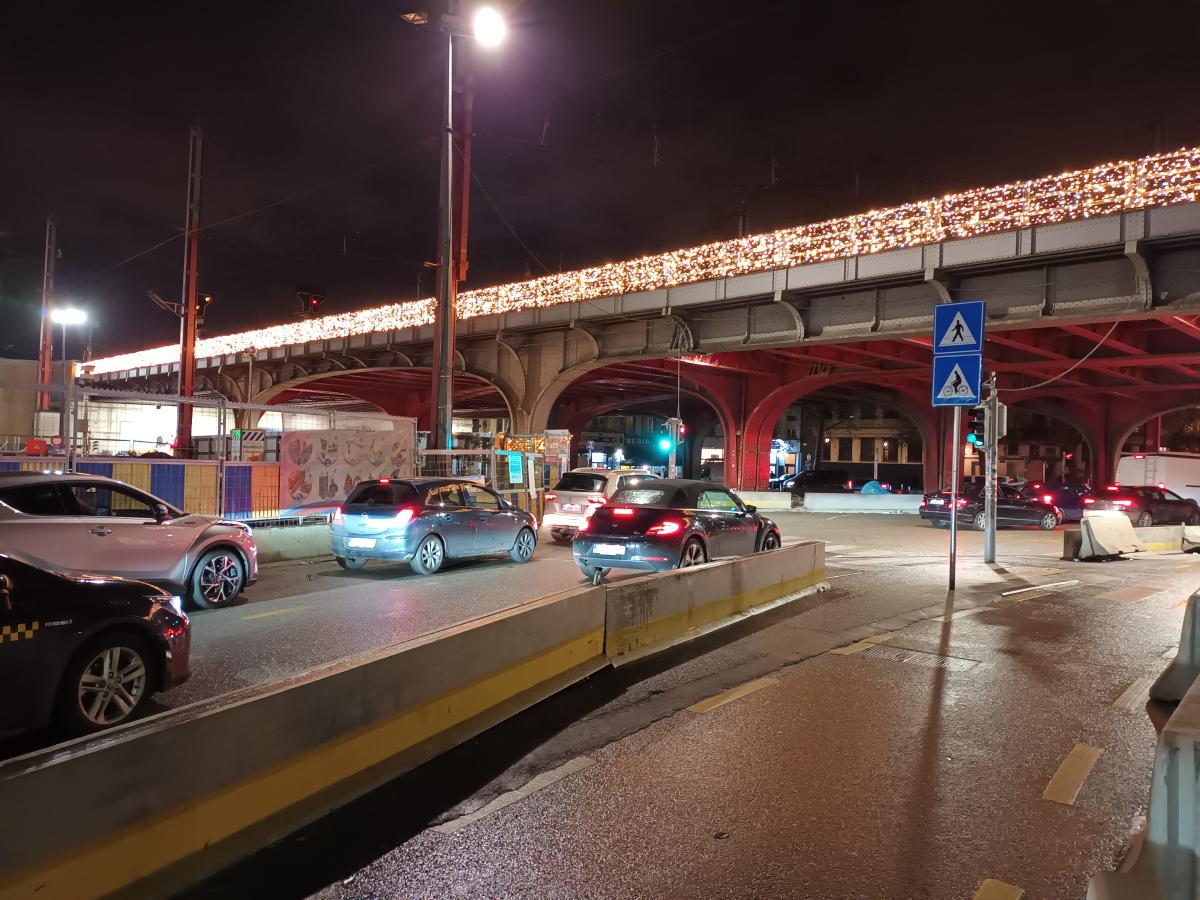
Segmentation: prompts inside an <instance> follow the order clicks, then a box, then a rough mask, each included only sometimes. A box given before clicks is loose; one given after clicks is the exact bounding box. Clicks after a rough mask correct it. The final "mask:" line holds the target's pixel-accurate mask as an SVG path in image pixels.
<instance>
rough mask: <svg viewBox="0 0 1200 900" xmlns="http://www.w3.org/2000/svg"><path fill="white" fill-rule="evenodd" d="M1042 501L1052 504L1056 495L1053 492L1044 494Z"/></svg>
mask: <svg viewBox="0 0 1200 900" xmlns="http://www.w3.org/2000/svg"><path fill="white" fill-rule="evenodd" d="M1042 502H1043V503H1045V504H1046V505H1047V506H1049V505H1050V504H1052V503H1053V502H1054V495H1053V494H1042Z"/></svg>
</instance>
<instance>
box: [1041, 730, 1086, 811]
mask: <svg viewBox="0 0 1200 900" xmlns="http://www.w3.org/2000/svg"><path fill="white" fill-rule="evenodd" d="M1099 758H1100V748H1099V747H1092V746H1089V745H1088V744H1076V745H1075V746H1074V747H1072V748H1071V752H1070V753H1068V754H1067V756H1066V758H1065V759H1064V760H1063V761H1062V762H1061V763H1060V764H1059V766H1058V771H1057V772H1055V773H1054V777H1053V778H1051V779H1050V783H1049V784H1048V785H1046V790H1044V791H1042V799H1043V800H1049V801H1051V802H1053V803H1061V804H1063V805H1064V806H1074V804H1075V798H1076V796H1078V794H1079V789H1080V788H1082V787H1083V783H1084V782H1085V781H1087V777H1088V775H1089V774H1091V771H1092V766H1094V765H1096V760H1097V759H1099Z"/></svg>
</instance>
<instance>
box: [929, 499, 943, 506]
mask: <svg viewBox="0 0 1200 900" xmlns="http://www.w3.org/2000/svg"><path fill="white" fill-rule="evenodd" d="M945 502H946V501H945V500H930V501H929V505H930V506H942V505H944V504H945Z"/></svg>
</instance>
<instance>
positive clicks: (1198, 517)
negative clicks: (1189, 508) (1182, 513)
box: [1187, 512, 1200, 525]
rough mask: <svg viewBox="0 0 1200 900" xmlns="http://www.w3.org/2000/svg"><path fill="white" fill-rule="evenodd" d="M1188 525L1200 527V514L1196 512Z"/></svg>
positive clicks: (1189, 517)
mask: <svg viewBox="0 0 1200 900" xmlns="http://www.w3.org/2000/svg"><path fill="white" fill-rule="evenodd" d="M1187 523H1188V524H1189V525H1200V512H1194V513H1192V514H1191V515H1190V516H1188V520H1187Z"/></svg>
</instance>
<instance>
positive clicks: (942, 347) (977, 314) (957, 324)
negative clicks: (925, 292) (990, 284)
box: [933, 300, 985, 356]
mask: <svg viewBox="0 0 1200 900" xmlns="http://www.w3.org/2000/svg"><path fill="white" fill-rule="evenodd" d="M984 309H985V306H984V302H983V301H982V300H962V301H960V302H958V303H939V304H938V305H937V306H935V307H934V308H933V353H934V355H935V356H937V355H939V354H942V353H982V352H983V316H984Z"/></svg>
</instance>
